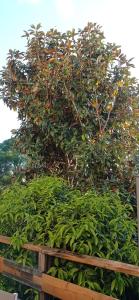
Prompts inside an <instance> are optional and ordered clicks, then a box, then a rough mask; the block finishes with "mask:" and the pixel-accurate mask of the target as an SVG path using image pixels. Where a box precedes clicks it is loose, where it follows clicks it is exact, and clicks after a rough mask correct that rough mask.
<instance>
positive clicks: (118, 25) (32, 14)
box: [0, 0, 139, 142]
mask: <svg viewBox="0 0 139 300" xmlns="http://www.w3.org/2000/svg"><path fill="white" fill-rule="evenodd" d="M138 12H139V0H132V1H131V0H0V69H1V68H2V66H4V65H5V63H6V55H7V53H8V50H9V49H19V50H24V47H25V41H24V39H23V38H22V37H21V36H22V35H23V31H24V30H27V29H29V26H30V25H31V24H35V25H36V24H38V23H41V24H42V27H43V29H44V30H49V29H50V28H53V27H56V28H58V29H59V30H61V31H65V30H68V29H72V28H76V29H78V28H83V27H84V26H85V25H86V24H87V22H96V23H98V24H100V25H101V26H102V29H103V31H104V34H105V37H106V40H107V41H109V42H115V43H117V44H118V45H121V47H122V50H123V52H124V53H125V54H127V57H128V58H131V57H134V64H135V66H136V67H135V69H134V70H133V75H135V76H136V77H137V78H139V42H138V39H139V34H138V28H139V17H138ZM18 126H19V121H18V120H17V115H16V113H15V112H12V111H10V110H9V109H8V108H7V107H6V106H5V105H4V104H3V101H2V99H0V142H2V141H3V140H5V139H7V138H10V136H11V130H12V129H15V128H17V127H18Z"/></svg>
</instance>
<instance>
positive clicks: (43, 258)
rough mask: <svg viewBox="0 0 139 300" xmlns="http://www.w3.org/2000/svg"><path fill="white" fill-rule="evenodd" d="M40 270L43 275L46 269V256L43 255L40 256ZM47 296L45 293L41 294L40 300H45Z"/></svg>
mask: <svg viewBox="0 0 139 300" xmlns="http://www.w3.org/2000/svg"><path fill="white" fill-rule="evenodd" d="M38 269H39V271H40V272H41V273H43V272H45V269H46V255H45V254H43V253H40V252H39V254H38ZM45 299H46V294H45V293H44V292H40V293H39V300H45Z"/></svg>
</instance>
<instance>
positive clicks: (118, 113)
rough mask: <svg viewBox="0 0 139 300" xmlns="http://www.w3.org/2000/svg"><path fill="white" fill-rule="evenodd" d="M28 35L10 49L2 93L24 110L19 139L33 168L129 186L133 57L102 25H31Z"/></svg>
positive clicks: (134, 130)
mask: <svg viewBox="0 0 139 300" xmlns="http://www.w3.org/2000/svg"><path fill="white" fill-rule="evenodd" d="M24 37H25V38H26V51H25V52H20V51H18V50H13V51H12V50H10V51H9V54H8V57H7V64H6V66H5V68H3V71H2V74H1V95H2V98H3V101H4V102H5V103H6V104H7V105H8V107H10V108H11V109H14V110H16V111H17V112H18V118H19V119H20V121H21V126H20V128H19V129H18V130H17V131H16V132H15V134H16V145H17V146H18V147H19V149H20V150H21V151H22V153H26V154H27V155H28V156H29V157H30V168H29V169H30V171H31V172H36V173H40V172H42V171H44V172H45V173H47V174H58V175H60V176H63V177H64V178H66V179H68V180H69V182H70V183H71V184H72V185H74V186H77V185H78V186H82V187H83V188H84V187H86V186H96V187H100V186H102V185H106V184H107V183H108V184H109V185H110V184H112V186H113V187H116V186H118V185H119V182H121V181H124V182H125V183H126V182H128V184H127V185H128V186H130V181H131V177H132V170H133V165H134V161H133V157H134V154H135V152H136V150H137V148H138V120H137V118H136V116H135V113H134V112H135V110H136V109H138V92H139V87H138V83H137V81H136V79H135V78H133V77H132V76H131V73H130V69H131V67H133V65H132V60H131V59H129V60H128V59H127V58H126V56H125V55H124V54H123V53H122V52H121V48H120V47H119V46H117V45H116V44H113V43H108V42H107V41H106V40H105V38H104V34H103V32H102V30H101V27H100V26H98V25H97V24H92V23H88V25H87V26H86V27H85V28H84V29H83V30H81V29H79V30H78V31H77V32H76V31H75V30H72V31H67V32H65V33H61V32H59V31H58V30H56V29H50V30H49V31H48V32H46V33H45V32H44V31H42V28H41V26H40V25H37V26H36V27H35V26H34V25H32V26H31V28H30V29H29V30H28V31H25V33H24Z"/></svg>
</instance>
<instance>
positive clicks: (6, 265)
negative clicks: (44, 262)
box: [0, 257, 116, 300]
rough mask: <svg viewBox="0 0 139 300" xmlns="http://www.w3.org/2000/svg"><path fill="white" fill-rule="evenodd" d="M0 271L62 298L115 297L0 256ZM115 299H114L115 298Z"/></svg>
mask: <svg viewBox="0 0 139 300" xmlns="http://www.w3.org/2000/svg"><path fill="white" fill-rule="evenodd" d="M0 273H2V274H3V275H6V276H8V277H9V276H10V277H12V278H13V279H15V280H17V281H19V282H22V283H24V284H27V285H29V286H30V287H33V288H34V287H35V288H36V289H38V290H39V291H40V292H44V293H47V294H50V295H52V296H54V297H57V298H59V299H62V300H114V299H115V298H113V297H111V296H107V295H103V294H101V293H98V292H94V291H91V290H89V289H87V288H83V287H80V286H78V285H75V284H73V283H69V282H66V281H64V280H61V279H57V278H54V277H52V276H49V275H47V274H44V273H40V272H38V271H37V270H34V269H32V268H28V267H22V266H19V265H16V264H15V263H13V262H12V261H9V260H7V259H4V258H3V257H0ZM115 300H116V299H115Z"/></svg>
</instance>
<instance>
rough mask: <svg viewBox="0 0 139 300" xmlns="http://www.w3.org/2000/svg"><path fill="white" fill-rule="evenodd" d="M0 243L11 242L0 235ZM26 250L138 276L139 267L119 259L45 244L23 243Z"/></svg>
mask: <svg viewBox="0 0 139 300" xmlns="http://www.w3.org/2000/svg"><path fill="white" fill-rule="evenodd" d="M0 243H5V244H11V239H10V238H8V237H5V236H0ZM22 248H24V249H26V250H30V251H35V252H40V253H43V254H45V255H49V256H54V257H59V258H62V259H66V260H69V261H73V262H76V263H80V264H85V265H89V266H95V267H99V268H104V269H107V270H111V271H114V272H120V273H124V274H128V275H132V276H136V277H139V267H138V266H135V265H131V264H126V263H122V262H119V261H114V260H108V259H103V258H99V257H95V256H89V255H79V254H73V253H72V252H70V251H66V250H65V251H63V250H61V249H55V248H49V247H47V246H40V245H33V244H30V243H28V244H24V245H23V247H22Z"/></svg>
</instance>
